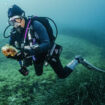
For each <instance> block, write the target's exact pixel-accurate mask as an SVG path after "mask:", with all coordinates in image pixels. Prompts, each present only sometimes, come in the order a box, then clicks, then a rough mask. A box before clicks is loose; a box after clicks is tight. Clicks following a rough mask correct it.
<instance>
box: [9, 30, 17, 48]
mask: <svg viewBox="0 0 105 105" xmlns="http://www.w3.org/2000/svg"><path fill="white" fill-rule="evenodd" d="M15 36H16V31H15V30H14V29H12V30H11V33H10V40H9V45H11V46H14V47H15Z"/></svg>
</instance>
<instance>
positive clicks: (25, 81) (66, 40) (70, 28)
mask: <svg viewBox="0 0 105 105" xmlns="http://www.w3.org/2000/svg"><path fill="white" fill-rule="evenodd" d="M13 4H18V5H19V6H20V7H21V8H23V9H24V10H25V11H26V15H27V16H28V15H36V16H48V17H51V18H52V19H54V20H55V22H56V23H57V26H58V30H59V35H58V38H57V40H56V42H57V43H59V44H61V45H62V46H63V52H62V54H61V58H60V59H61V61H62V64H63V66H65V65H66V64H67V63H68V62H70V61H71V60H72V59H73V58H74V57H75V56H76V55H78V54H79V55H82V56H83V57H84V58H86V59H87V60H88V61H89V62H91V63H92V64H94V65H96V66H97V67H99V68H103V69H105V13H104V11H105V1H104V0H88V1H86V0H65V1H64V0H43V1H42V0H38V1H37V0H29V1H28V0H27V1H26V0H1V1H0V23H1V26H0V48H1V47H2V46H3V45H5V44H6V43H8V40H9V39H4V38H3V37H2V34H3V30H4V29H5V27H6V26H7V24H8V18H7V11H8V8H9V7H10V6H11V5H13ZM18 69H19V64H18V63H17V62H16V61H14V60H10V59H7V58H5V57H4V56H3V54H2V53H0V105H105V81H104V80H105V74H104V73H100V72H96V71H91V70H88V69H86V68H85V67H83V66H82V65H78V66H77V67H76V68H75V70H74V72H73V73H72V74H71V75H70V76H69V77H67V78H66V79H63V80H61V79H59V78H58V77H57V76H56V74H55V73H54V71H53V70H52V68H51V67H50V66H48V67H44V73H43V75H42V76H40V77H38V76H36V74H35V72H34V67H33V66H31V67H29V68H28V69H30V73H29V75H28V76H27V77H23V76H22V75H21V74H20V73H19V72H18Z"/></svg>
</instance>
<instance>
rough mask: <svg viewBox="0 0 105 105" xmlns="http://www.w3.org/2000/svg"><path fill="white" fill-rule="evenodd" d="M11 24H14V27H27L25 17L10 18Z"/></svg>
mask: <svg viewBox="0 0 105 105" xmlns="http://www.w3.org/2000/svg"><path fill="white" fill-rule="evenodd" d="M9 23H10V25H12V26H13V27H14V28H19V27H20V28H24V27H25V20H24V18H20V17H18V18H10V20H9Z"/></svg>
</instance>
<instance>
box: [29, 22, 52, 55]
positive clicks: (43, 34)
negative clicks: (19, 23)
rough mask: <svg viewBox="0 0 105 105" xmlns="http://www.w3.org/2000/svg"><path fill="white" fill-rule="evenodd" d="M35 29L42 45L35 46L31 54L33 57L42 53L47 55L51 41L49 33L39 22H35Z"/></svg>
mask: <svg viewBox="0 0 105 105" xmlns="http://www.w3.org/2000/svg"><path fill="white" fill-rule="evenodd" d="M33 29H34V30H35V32H36V33H37V34H38V37H39V40H40V44H39V45H35V46H34V47H33V48H32V49H31V50H30V54H31V55H37V54H41V53H45V52H47V51H48V49H49V47H50V39H49V36H48V33H47V30H46V29H45V27H44V26H43V25H42V24H41V23H40V22H38V21H34V22H33Z"/></svg>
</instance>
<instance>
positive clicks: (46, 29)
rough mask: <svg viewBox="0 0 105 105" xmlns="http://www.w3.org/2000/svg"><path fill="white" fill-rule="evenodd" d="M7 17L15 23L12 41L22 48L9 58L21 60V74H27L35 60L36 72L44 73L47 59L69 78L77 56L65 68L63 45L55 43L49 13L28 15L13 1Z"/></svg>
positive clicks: (55, 68) (11, 34) (15, 45)
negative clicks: (41, 15)
mask: <svg viewBox="0 0 105 105" xmlns="http://www.w3.org/2000/svg"><path fill="white" fill-rule="evenodd" d="M8 18H9V21H8V22H9V25H10V26H13V28H12V30H11V32H10V41H9V45H12V46H14V47H15V48H16V49H19V52H18V53H17V54H16V55H15V56H8V58H12V59H16V60H18V61H19V63H20V65H21V69H20V70H19V71H20V73H21V74H23V75H24V76H26V75H28V70H27V67H28V66H30V65H32V64H34V68H35V72H36V75H38V76H39V75H41V74H42V73H43V66H44V64H45V62H48V64H50V66H51V67H52V68H53V70H54V71H55V73H56V74H57V76H58V77H59V78H66V77H67V76H68V75H69V74H70V73H71V72H72V71H73V69H74V67H75V66H76V65H77V64H78V60H77V59H75V60H74V62H72V64H71V63H69V64H68V65H67V66H65V67H64V68H63V66H62V64H61V61H60V58H59V57H60V53H61V51H62V46H60V45H58V44H56V43H55V39H56V38H55V36H54V35H53V30H52V28H51V26H50V23H49V22H48V19H47V17H46V18H45V17H42V18H41V17H37V16H35V17H33V16H31V17H26V16H25V12H24V10H22V9H21V8H20V7H19V6H17V5H13V6H12V8H9V9H8ZM42 21H43V22H42ZM54 24H55V23H54ZM56 28H57V27H56ZM5 31H6V30H5Z"/></svg>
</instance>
